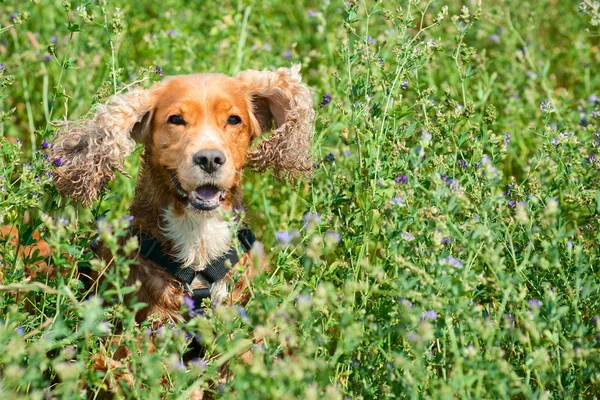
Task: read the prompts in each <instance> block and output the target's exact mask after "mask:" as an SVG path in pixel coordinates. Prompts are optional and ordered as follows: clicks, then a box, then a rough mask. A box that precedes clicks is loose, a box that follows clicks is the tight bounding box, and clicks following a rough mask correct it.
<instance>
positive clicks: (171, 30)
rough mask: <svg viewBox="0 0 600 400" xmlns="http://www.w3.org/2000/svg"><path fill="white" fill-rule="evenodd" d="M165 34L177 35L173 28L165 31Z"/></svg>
mask: <svg viewBox="0 0 600 400" xmlns="http://www.w3.org/2000/svg"><path fill="white" fill-rule="evenodd" d="M167 34H168V35H169V36H175V35H177V30H175V29H170V30H169V32H167Z"/></svg>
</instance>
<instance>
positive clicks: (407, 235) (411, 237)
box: [402, 232, 415, 242]
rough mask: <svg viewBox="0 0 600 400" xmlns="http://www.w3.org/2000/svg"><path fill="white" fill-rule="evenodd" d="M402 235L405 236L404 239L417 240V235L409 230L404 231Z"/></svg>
mask: <svg viewBox="0 0 600 400" xmlns="http://www.w3.org/2000/svg"><path fill="white" fill-rule="evenodd" d="M402 237H403V238H404V240H407V241H409V242H412V241H413V240H415V237H414V236H413V235H411V234H410V233H408V232H402Z"/></svg>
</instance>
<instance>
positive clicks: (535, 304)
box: [527, 299, 542, 308]
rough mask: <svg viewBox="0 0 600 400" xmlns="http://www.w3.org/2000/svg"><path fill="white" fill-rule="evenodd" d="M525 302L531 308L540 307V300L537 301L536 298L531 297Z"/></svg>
mask: <svg viewBox="0 0 600 400" xmlns="http://www.w3.org/2000/svg"><path fill="white" fill-rule="evenodd" d="M527 304H528V305H529V307H531V308H540V307H542V302H541V301H539V300H538V299H531V300H529V301H528V302H527Z"/></svg>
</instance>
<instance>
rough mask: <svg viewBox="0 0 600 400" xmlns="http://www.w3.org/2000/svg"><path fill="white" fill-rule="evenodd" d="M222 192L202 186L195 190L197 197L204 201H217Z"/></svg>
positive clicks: (212, 187)
mask: <svg viewBox="0 0 600 400" xmlns="http://www.w3.org/2000/svg"><path fill="white" fill-rule="evenodd" d="M220 193H221V191H220V190H219V189H218V188H216V187H214V186H211V185H205V186H200V187H199V188H198V189H196V190H194V194H195V195H196V197H197V198H198V199H200V200H202V201H213V200H217V199H218V197H219V194H220Z"/></svg>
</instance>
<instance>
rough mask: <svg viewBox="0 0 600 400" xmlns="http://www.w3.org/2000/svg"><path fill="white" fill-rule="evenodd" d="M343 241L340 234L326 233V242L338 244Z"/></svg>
mask: <svg viewBox="0 0 600 400" xmlns="http://www.w3.org/2000/svg"><path fill="white" fill-rule="evenodd" d="M341 240H342V235H340V233H339V232H335V231H327V232H326V233H325V241H327V242H329V243H331V244H338V243H339V242H340V241H341Z"/></svg>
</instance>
